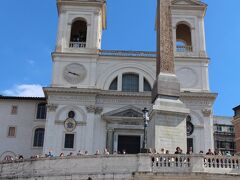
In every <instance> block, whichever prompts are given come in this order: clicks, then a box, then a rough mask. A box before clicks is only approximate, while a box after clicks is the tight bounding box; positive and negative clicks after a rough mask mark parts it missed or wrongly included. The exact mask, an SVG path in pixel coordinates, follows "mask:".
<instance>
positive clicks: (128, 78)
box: [122, 73, 139, 92]
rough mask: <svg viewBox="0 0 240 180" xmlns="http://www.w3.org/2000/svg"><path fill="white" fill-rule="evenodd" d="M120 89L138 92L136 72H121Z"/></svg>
mask: <svg viewBox="0 0 240 180" xmlns="http://www.w3.org/2000/svg"><path fill="white" fill-rule="evenodd" d="M122 91H125V92H139V76H138V74H132V73H128V74H123V76H122Z"/></svg>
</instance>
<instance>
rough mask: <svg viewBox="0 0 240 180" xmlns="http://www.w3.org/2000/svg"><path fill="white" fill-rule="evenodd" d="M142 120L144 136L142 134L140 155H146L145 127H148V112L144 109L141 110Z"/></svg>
mask: <svg viewBox="0 0 240 180" xmlns="http://www.w3.org/2000/svg"><path fill="white" fill-rule="evenodd" d="M142 112H143V120H144V134H143V146H142V150H141V152H142V153H148V149H147V127H148V121H149V116H148V112H149V111H148V110H147V108H146V107H145V108H144V109H143V110H142Z"/></svg>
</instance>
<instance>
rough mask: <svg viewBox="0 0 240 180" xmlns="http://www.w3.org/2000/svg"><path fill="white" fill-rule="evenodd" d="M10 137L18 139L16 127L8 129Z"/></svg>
mask: <svg viewBox="0 0 240 180" xmlns="http://www.w3.org/2000/svg"><path fill="white" fill-rule="evenodd" d="M8 137H16V127H9V128H8Z"/></svg>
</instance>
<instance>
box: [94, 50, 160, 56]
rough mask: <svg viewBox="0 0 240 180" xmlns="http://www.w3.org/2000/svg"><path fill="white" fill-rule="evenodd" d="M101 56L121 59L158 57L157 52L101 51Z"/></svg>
mask: <svg viewBox="0 0 240 180" xmlns="http://www.w3.org/2000/svg"><path fill="white" fill-rule="evenodd" d="M99 55H100V56H120V57H156V52H151V51H119V50H99Z"/></svg>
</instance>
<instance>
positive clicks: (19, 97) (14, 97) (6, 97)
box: [0, 95, 46, 101]
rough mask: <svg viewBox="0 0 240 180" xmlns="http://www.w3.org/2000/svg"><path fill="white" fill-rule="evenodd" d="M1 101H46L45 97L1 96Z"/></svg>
mask: <svg viewBox="0 0 240 180" xmlns="http://www.w3.org/2000/svg"><path fill="white" fill-rule="evenodd" d="M0 100H31V101H32V100H38V101H39V100H40V101H46V98H45V97H21V96H2V95H0Z"/></svg>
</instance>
